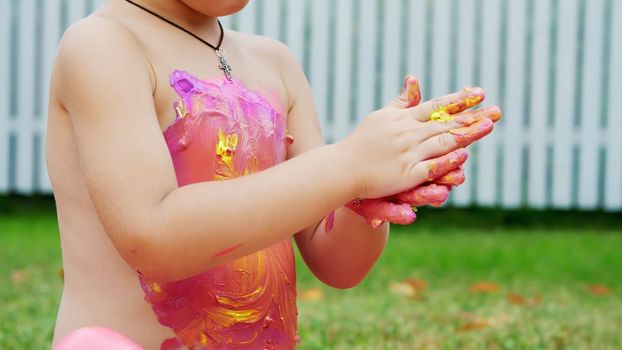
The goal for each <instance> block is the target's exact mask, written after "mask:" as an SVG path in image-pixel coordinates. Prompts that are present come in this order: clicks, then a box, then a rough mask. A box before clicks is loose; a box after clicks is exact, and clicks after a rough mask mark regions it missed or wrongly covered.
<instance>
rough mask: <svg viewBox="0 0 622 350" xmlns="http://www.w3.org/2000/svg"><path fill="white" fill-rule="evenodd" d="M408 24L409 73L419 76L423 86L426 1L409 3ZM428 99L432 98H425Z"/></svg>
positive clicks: (406, 25) (407, 60) (407, 59)
mask: <svg viewBox="0 0 622 350" xmlns="http://www.w3.org/2000/svg"><path fill="white" fill-rule="evenodd" d="M408 4H409V9H408V10H409V13H408V23H404V25H403V28H404V31H405V34H406V38H407V40H406V41H407V43H408V51H407V54H408V57H407V58H406V62H407V66H408V73H409V74H413V75H415V76H417V78H419V79H420V80H421V84H428V82H424V81H423V79H424V78H425V34H426V24H427V22H428V19H427V18H426V6H425V4H426V2H425V1H424V0H416V1H409V2H408ZM424 97H425V98H426V99H427V98H429V97H430V96H424Z"/></svg>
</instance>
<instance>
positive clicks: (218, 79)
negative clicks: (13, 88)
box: [46, 0, 500, 349]
mask: <svg viewBox="0 0 622 350" xmlns="http://www.w3.org/2000/svg"><path fill="white" fill-rule="evenodd" d="M246 3H247V1H245V0H226V1H225V0H223V1H202V0H157V1H156V0H135V1H134V2H130V1H127V0H109V1H108V3H107V4H106V5H105V6H103V7H102V8H101V9H99V10H97V11H96V12H95V13H94V14H92V15H91V16H89V17H88V18H86V19H84V20H82V21H80V22H78V23H76V24H74V25H73V26H72V27H71V28H70V29H69V30H68V31H67V32H66V33H65V35H64V37H63V39H62V42H61V45H60V49H59V52H58V57H57V59H56V62H55V67H54V72H53V78H52V86H51V92H50V106H49V111H50V114H49V124H48V131H47V141H46V142H47V151H46V156H47V161H48V170H49V174H50V179H51V182H52V186H53V189H54V193H55V199H56V205H57V210H58V220H59V228H60V232H61V244H62V250H63V265H64V269H65V287H64V291H63V296H62V300H61V304H60V309H59V313H58V319H57V323H56V329H55V338H54V341H55V342H57V341H58V340H59V339H60V338H62V337H63V336H65V335H66V334H68V333H69V332H71V331H73V330H75V329H78V328H81V327H85V326H93V325H96V326H101V327H107V328H110V329H112V330H114V331H117V332H119V333H121V334H123V335H125V336H127V337H129V338H130V339H132V340H133V341H135V342H136V343H138V344H139V345H140V346H142V347H144V348H145V349H157V348H160V347H161V346H162V348H166V349H176V348H181V347H183V346H185V347H187V348H191V349H200V348H206V349H208V348H219V349H220V348H222V349H237V348H244V349H264V348H276V349H289V348H293V347H294V346H295V344H296V342H297V341H298V339H297V335H296V316H297V311H296V304H295V294H296V289H295V270H294V255H293V249H292V243H291V239H290V238H291V236H292V235H293V236H294V237H295V240H296V243H297V246H298V249H299V250H300V252H301V254H302V256H303V257H304V259H305V262H306V264H307V265H308V266H309V268H310V269H311V270H312V271H313V273H314V274H315V275H316V276H317V277H318V278H319V279H320V280H322V281H323V282H325V283H327V284H328V285H330V286H333V287H336V288H349V287H352V286H354V285H356V284H357V283H359V282H360V281H361V280H362V279H363V278H364V276H365V275H366V274H367V273H368V271H369V270H370V269H371V267H372V266H373V264H374V263H375V261H376V260H377V258H378V257H379V256H380V254H381V252H382V250H383V247H384V244H385V242H386V240H387V234H388V228H389V225H388V223H387V222H386V221H391V222H398V223H407V222H412V220H414V217H413V216H412V211H411V210H410V206H411V205H423V204H438V203H439V202H442V201H444V200H445V199H446V197H447V191H448V190H449V187H450V186H453V185H458V184H459V183H460V182H461V180H460V179H461V177H462V173H461V170H460V169H459V167H460V165H461V164H462V163H463V162H464V161H465V160H466V153H465V151H464V150H463V147H465V146H467V145H468V144H470V143H471V142H473V141H475V140H477V139H479V138H481V137H483V136H485V135H486V134H488V133H490V132H491V130H492V125H493V121H496V120H497V119H498V118H499V116H500V112H499V110H498V108H496V107H490V108H484V109H480V110H478V111H471V112H463V111H464V110H466V109H468V108H469V107H472V106H474V105H476V104H478V103H479V102H481V100H482V99H483V92H482V90H481V89H478V88H470V89H465V91H462V92H459V93H456V94H453V95H450V96H446V97H444V98H440V99H436V100H433V101H429V102H426V103H423V104H421V105H417V104H418V103H419V90H418V83H417V81H416V80H415V79H413V78H412V77H408V78H407V79H406V80H405V86H404V90H403V92H402V94H401V95H400V96H399V97H398V98H396V99H395V100H394V101H393V102H391V103H390V104H389V105H388V106H387V107H386V108H383V109H381V110H379V111H375V112H373V113H372V114H370V115H369V116H367V118H365V120H364V121H363V122H362V123H361V125H360V126H359V127H358V128H357V129H356V130H355V131H354V132H353V133H352V134H351V135H350V136H348V137H347V138H346V139H344V140H342V141H341V142H338V143H335V144H330V145H325V144H324V142H323V138H322V135H321V133H320V128H319V123H318V119H317V116H316V112H315V109H314V106H313V101H312V96H311V91H310V89H309V86H308V84H307V81H306V79H305V77H304V75H303V72H302V70H301V69H300V67H299V65H298V64H297V62H296V60H295V58H294V57H293V55H292V54H291V53H290V52H289V51H288V49H287V48H286V47H285V46H284V45H282V44H280V43H279V42H277V41H274V40H271V39H268V38H264V37H259V36H254V35H249V34H242V33H237V32H233V31H230V30H225V31H221V27H219V22H218V20H217V17H219V16H225V15H229V14H232V13H235V12H237V11H240V10H241V9H242V8H243V7H244V6H245V5H246ZM194 36H196V37H194ZM370 69H372V67H370ZM450 115H454V116H455V119H454V118H453V117H452V116H450ZM431 117H432V118H433V119H439V120H442V121H441V122H437V121H430V118H431ZM344 203H347V204H346V205H344ZM404 207H406V208H407V209H408V212H405V211H404V210H403V209H404ZM331 211H334V213H333V214H332V215H328V217H327V218H326V219H325V220H323V218H324V217H326V216H327V214H328V213H330V212H331ZM321 223H324V224H321ZM370 223H371V224H372V225H370ZM141 287H142V288H141ZM145 301H147V302H145Z"/></svg>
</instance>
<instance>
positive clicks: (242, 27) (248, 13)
mask: <svg viewBox="0 0 622 350" xmlns="http://www.w3.org/2000/svg"><path fill="white" fill-rule="evenodd" d="M236 15H237V16H238V30H239V31H240V32H244V33H252V34H255V33H256V30H255V29H256V26H257V21H256V18H257V2H256V1H250V2H249V3H248V5H246V7H245V8H244V9H243V10H242V11H241V12H240V13H238V14H236Z"/></svg>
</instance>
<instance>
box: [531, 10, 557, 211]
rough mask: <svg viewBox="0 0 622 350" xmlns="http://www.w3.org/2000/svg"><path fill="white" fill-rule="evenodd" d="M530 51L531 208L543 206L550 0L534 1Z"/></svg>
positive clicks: (548, 82)
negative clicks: (531, 50) (531, 48)
mask: <svg viewBox="0 0 622 350" xmlns="http://www.w3.org/2000/svg"><path fill="white" fill-rule="evenodd" d="M533 4H534V11H533V14H534V19H533V23H534V28H533V54H532V60H533V61H532V74H531V101H530V102H531V103H530V108H531V114H530V115H531V119H530V129H529V174H528V179H527V184H528V187H529V192H528V203H529V205H530V206H531V207H535V208H544V207H545V205H546V186H547V184H546V149H547V144H548V142H549V140H548V139H547V135H548V123H547V121H548V114H549V106H550V104H551V103H552V102H551V101H549V94H548V92H549V89H550V88H551V86H552V85H551V82H550V81H549V71H550V67H549V60H550V55H551V54H550V51H551V50H550V47H551V40H550V30H551V16H552V12H551V11H552V10H551V1H548V0H547V1H534V2H533Z"/></svg>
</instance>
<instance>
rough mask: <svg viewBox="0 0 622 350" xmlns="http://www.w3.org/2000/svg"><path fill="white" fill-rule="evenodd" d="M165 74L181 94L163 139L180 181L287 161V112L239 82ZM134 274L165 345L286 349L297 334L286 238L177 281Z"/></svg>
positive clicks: (290, 257)
mask: <svg viewBox="0 0 622 350" xmlns="http://www.w3.org/2000/svg"><path fill="white" fill-rule="evenodd" d="M169 80H170V84H171V86H172V87H173V88H174V89H175V91H176V92H177V94H178V95H179V96H180V99H179V100H178V101H177V102H176V103H175V106H174V107H175V111H176V120H175V122H174V123H173V124H172V125H171V126H170V127H168V128H167V129H166V130H165V131H164V138H165V139H166V143H167V145H168V148H169V151H170V154H171V157H172V160H173V164H174V167H175V174H176V176H177V182H178V185H179V186H185V185H188V184H192V183H196V182H202V181H214V180H226V179H230V178H234V177H237V176H243V175H246V174H251V173H254V172H257V171H261V170H264V169H266V168H269V167H271V166H274V165H276V164H278V163H280V162H283V161H284V160H285V159H286V155H287V144H288V140H287V135H286V116H285V115H284V113H283V112H280V111H279V110H278V109H277V108H275V107H273V106H272V105H271V104H270V102H269V101H268V100H267V99H266V98H264V97H262V96H261V95H260V94H258V93H257V92H255V91H251V90H249V89H247V88H246V87H245V86H244V84H243V83H242V82H241V81H240V80H237V79H234V80H233V81H227V79H226V78H224V77H222V78H215V79H210V80H201V79H199V78H197V77H195V76H192V75H190V74H189V73H187V72H184V71H181V70H175V71H174V72H173V73H172V74H171V76H170V79H169ZM215 200H217V199H215ZM206 215H209V213H206ZM241 219H243V218H241ZM207 229H209V228H206V230H207ZM235 248H236V247H231V249H228V250H227V251H223V252H221V253H219V255H225V254H227V253H228V252H229V251H232V250H235ZM179 258H180V259H183V257H181V256H180V257H179ZM174 263H175V262H174V261H171V264H174ZM139 279H140V282H141V285H142V287H143V290H144V291H145V300H146V301H147V302H149V303H150V304H151V305H152V308H153V310H154V312H155V313H156V315H157V317H158V320H159V321H160V323H161V324H163V325H165V326H167V327H170V328H172V329H173V331H174V332H175V334H176V335H177V338H176V339H169V340H166V341H165V342H164V343H163V344H162V348H163V349H164V348H166V349H176V348H179V347H180V346H181V345H185V346H187V347H188V348H189V349H291V348H294V347H295V344H296V342H297V340H298V336H297V333H296V327H297V315H298V312H297V309H296V275H295V266H294V253H293V248H292V243H291V240H290V239H285V240H283V241H281V242H280V243H277V244H275V245H273V246H271V247H269V248H267V249H264V250H262V251H259V252H257V253H254V254H251V255H248V256H246V257H243V258H240V259H237V260H235V261H232V262H229V263H226V264H224V265H221V266H218V267H215V268H212V269H209V270H207V271H205V272H204V273H201V274H199V275H196V276H193V277H190V278H188V279H184V280H181V281H176V282H171V283H157V282H155V281H151V280H149V279H147V278H146V277H145V276H141V275H139Z"/></svg>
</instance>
